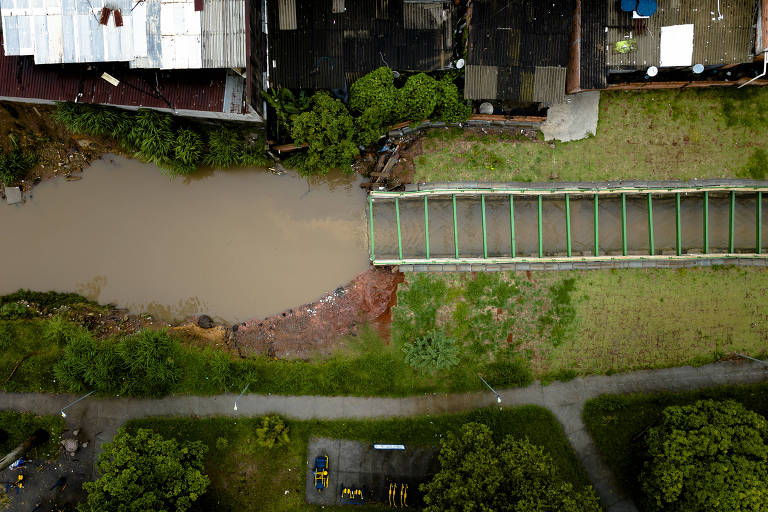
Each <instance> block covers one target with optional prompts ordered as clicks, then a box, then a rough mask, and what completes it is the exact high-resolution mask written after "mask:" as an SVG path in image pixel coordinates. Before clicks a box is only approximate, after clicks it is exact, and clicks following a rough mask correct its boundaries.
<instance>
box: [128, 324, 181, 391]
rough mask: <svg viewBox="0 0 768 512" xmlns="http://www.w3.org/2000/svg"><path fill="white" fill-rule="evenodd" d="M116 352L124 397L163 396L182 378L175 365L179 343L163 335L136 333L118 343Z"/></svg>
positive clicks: (158, 333) (146, 332)
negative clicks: (121, 375)
mask: <svg viewBox="0 0 768 512" xmlns="http://www.w3.org/2000/svg"><path fill="white" fill-rule="evenodd" d="M117 348H118V354H119V356H120V359H121V361H120V363H121V366H122V368H123V369H124V370H123V371H124V379H125V380H124V381H123V385H122V393H124V394H126V395H134V396H162V395H165V394H167V393H168V392H169V391H170V390H171V388H172V387H173V385H174V384H175V383H176V382H178V380H179V379H180V377H181V369H180V368H179V366H178V364H177V363H176V358H177V357H178V351H179V345H178V342H177V341H176V340H175V339H174V338H171V337H170V336H169V335H168V334H167V333H166V332H165V331H150V330H143V331H139V332H138V333H136V334H134V335H132V336H128V337H127V338H124V339H123V340H121V341H120V343H119V345H118V347H117Z"/></svg>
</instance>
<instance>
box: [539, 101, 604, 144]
mask: <svg viewBox="0 0 768 512" xmlns="http://www.w3.org/2000/svg"><path fill="white" fill-rule="evenodd" d="M599 106H600V92H599V91H589V92H582V93H579V94H571V95H567V96H566V97H565V103H561V104H558V105H552V106H551V107H549V111H547V120H546V121H544V122H543V123H542V124H541V132H542V133H543V134H544V140H559V141H562V142H568V141H571V140H580V139H585V138H587V137H588V136H589V135H595V134H597V117H598V111H599Z"/></svg>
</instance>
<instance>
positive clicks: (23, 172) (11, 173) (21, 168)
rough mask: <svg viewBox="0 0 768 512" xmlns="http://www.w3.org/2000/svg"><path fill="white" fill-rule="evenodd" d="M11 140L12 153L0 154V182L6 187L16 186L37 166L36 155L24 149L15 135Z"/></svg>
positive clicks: (11, 136)
mask: <svg viewBox="0 0 768 512" xmlns="http://www.w3.org/2000/svg"><path fill="white" fill-rule="evenodd" d="M9 138H10V140H11V151H10V152H8V153H0V182H1V183H2V184H3V185H6V186H8V185H13V184H16V183H18V182H19V181H21V180H23V179H24V178H26V176H27V173H28V172H29V170H30V169H32V168H33V167H34V166H35V165H37V154H36V153H34V152H31V151H27V150H25V149H22V148H21V147H20V146H19V142H18V141H17V140H16V137H14V136H13V135H10V136H9Z"/></svg>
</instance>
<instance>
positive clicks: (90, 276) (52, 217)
mask: <svg viewBox="0 0 768 512" xmlns="http://www.w3.org/2000/svg"><path fill="white" fill-rule="evenodd" d="M0 225H2V226H3V234H2V244H0V245H2V258H0V260H1V261H2V264H0V293H9V292H12V291H14V290H17V289H19V288H29V289H33V290H60V291H76V292H79V293H81V294H83V295H85V296H86V297H88V298H90V299H93V300H98V301H99V302H102V303H114V304H118V305H120V306H121V307H127V308H128V309H130V310H131V311H132V312H135V313H141V312H147V313H149V314H151V315H153V316H154V317H155V318H158V319H163V320H168V321H173V320H180V319H181V318H183V317H186V316H189V315H193V314H198V313H207V314H209V315H211V316H213V317H214V318H217V319H219V320H222V321H227V322H239V321H244V320H246V319H249V318H259V317H264V316H267V315H270V314H274V313H277V312H279V311H282V310H285V309H287V308H289V307H293V306H296V305H298V304H303V303H306V302H310V301H313V300H315V299H317V298H318V297H320V296H321V295H323V294H324V293H326V292H328V291H330V290H333V289H334V288H336V287H337V286H339V285H341V284H344V283H347V282H349V281H350V280H351V279H352V278H354V277H355V276H356V275H357V274H359V273H360V272H362V271H364V270H365V269H366V268H368V253H367V246H368V241H367V238H366V237H367V234H366V221H365V194H363V193H362V192H361V190H360V187H359V179H358V178H355V177H354V176H347V175H342V174H330V175H329V176H326V177H324V178H321V179H317V180H310V181H309V182H308V181H307V180H306V179H304V178H302V177H300V176H298V175H297V174H295V173H293V172H286V173H284V174H281V175H275V174H272V173H270V172H268V171H265V170H264V169H237V170H229V171H222V170H216V171H208V172H202V173H198V175H196V176H195V177H194V178H178V177H177V178H169V177H168V176H165V175H163V174H162V173H161V172H160V170H159V169H158V168H157V167H155V166H154V165H148V164H144V163H142V162H139V161H136V160H131V159H128V158H123V157H120V156H110V155H108V156H106V157H104V158H102V159H100V160H98V161H96V162H94V163H93V164H92V166H91V167H90V168H89V169H88V170H87V172H86V173H85V174H84V175H83V178H82V179H81V180H78V181H71V182H70V181H65V180H64V179H56V180H51V181H47V182H43V183H42V184H40V185H38V186H37V187H35V188H34V189H33V191H32V193H31V195H28V197H27V200H26V203H24V204H22V205H17V206H6V205H0Z"/></svg>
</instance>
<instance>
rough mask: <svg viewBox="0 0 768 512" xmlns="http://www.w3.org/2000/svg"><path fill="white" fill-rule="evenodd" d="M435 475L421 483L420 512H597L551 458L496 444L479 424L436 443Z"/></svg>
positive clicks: (509, 440) (508, 442)
mask: <svg viewBox="0 0 768 512" xmlns="http://www.w3.org/2000/svg"><path fill="white" fill-rule="evenodd" d="M439 460H440V471H439V472H438V473H437V474H436V475H435V476H434V477H433V478H432V480H431V481H430V482H429V483H426V484H421V486H420V490H421V491H422V492H423V493H424V503H425V507H424V508H423V510H424V511H425V512H452V511H455V512H459V511H465V510H478V511H479V510H494V511H499V512H505V511H510V512H512V511H535V510H542V511H543V510H558V511H564V512H581V511H585V512H586V511H590V512H591V511H594V512H598V511H600V510H602V508H601V506H600V502H599V501H598V499H597V497H596V496H595V494H594V492H593V491H592V490H591V489H589V488H584V489H582V490H577V489H575V488H574V487H573V484H571V483H570V482H563V481H562V479H561V477H560V475H559V473H558V468H557V466H555V463H554V461H553V459H552V457H551V456H550V455H549V454H548V453H546V452H544V450H543V449H542V448H541V447H539V446H536V445H534V444H532V443H531V442H530V441H528V440H527V439H522V440H520V439H515V438H514V437H512V436H507V437H506V438H505V439H504V441H503V442H502V443H500V444H496V442H495V441H494V439H493V434H492V432H491V430H490V429H489V428H488V427H487V426H486V425H483V424H481V423H466V424H464V425H463V426H462V427H461V430H460V431H459V432H458V433H456V432H449V433H448V436H447V437H446V438H444V439H442V440H441V441H440V456H439Z"/></svg>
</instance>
